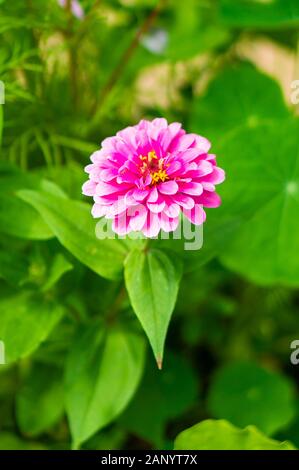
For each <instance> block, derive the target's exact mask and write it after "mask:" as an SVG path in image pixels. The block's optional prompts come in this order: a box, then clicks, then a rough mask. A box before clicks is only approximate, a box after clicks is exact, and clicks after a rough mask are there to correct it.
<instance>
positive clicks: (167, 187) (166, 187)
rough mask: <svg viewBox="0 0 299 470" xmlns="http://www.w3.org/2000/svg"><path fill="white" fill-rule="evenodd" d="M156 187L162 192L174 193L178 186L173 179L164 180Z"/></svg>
mask: <svg viewBox="0 0 299 470" xmlns="http://www.w3.org/2000/svg"><path fill="white" fill-rule="evenodd" d="M158 189H159V192H160V193H162V194H176V193H177V192H178V189H179V187H178V185H177V183H176V182H175V181H166V182H165V183H160V184H159V186H158Z"/></svg>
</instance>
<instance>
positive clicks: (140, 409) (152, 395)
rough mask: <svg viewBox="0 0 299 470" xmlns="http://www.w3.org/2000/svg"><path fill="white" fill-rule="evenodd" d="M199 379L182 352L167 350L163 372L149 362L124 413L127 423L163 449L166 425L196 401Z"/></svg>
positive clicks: (126, 425) (139, 434) (123, 420)
mask: <svg viewBox="0 0 299 470" xmlns="http://www.w3.org/2000/svg"><path fill="white" fill-rule="evenodd" d="M198 385H199V384H198V380H197V377H196V374H195V371H194V369H192V367H191V365H190V363H189V362H188V361H186V359H184V358H183V357H182V356H181V355H176V354H173V353H171V352H170V351H167V355H166V357H165V367H164V369H163V370H162V371H159V370H157V368H153V364H152V358H151V360H150V361H148V364H147V367H146V370H145V374H144V377H143V379H142V382H141V384H140V387H139V388H138V391H137V393H136V395H135V397H134V399H133V400H132V402H131V403H130V405H129V406H128V408H127V409H126V411H125V412H124V414H123V415H122V416H121V418H120V421H121V423H122V424H123V426H124V427H125V428H126V429H127V430H129V431H131V432H133V433H134V434H137V435H138V436H140V437H141V438H142V439H145V440H146V441H148V442H150V443H151V444H153V445H154V446H155V448H163V444H164V442H165V431H166V426H167V424H168V423H169V421H170V420H173V419H174V418H177V417H179V416H180V415H182V413H184V412H185V411H187V410H188V408H190V407H191V406H192V405H194V403H195V402H196V398H197V393H198Z"/></svg>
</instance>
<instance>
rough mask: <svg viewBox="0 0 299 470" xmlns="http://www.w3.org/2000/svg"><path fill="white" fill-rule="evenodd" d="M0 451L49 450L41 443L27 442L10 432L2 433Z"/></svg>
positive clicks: (0, 434) (0, 435)
mask: <svg viewBox="0 0 299 470" xmlns="http://www.w3.org/2000/svg"><path fill="white" fill-rule="evenodd" d="M0 450H47V448H46V446H45V445H43V444H41V443H40V442H32V441H25V440H22V439H20V438H19V436H17V435H16V434H12V433H10V432H2V433H0Z"/></svg>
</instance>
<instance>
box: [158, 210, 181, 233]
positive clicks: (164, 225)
mask: <svg viewBox="0 0 299 470" xmlns="http://www.w3.org/2000/svg"><path fill="white" fill-rule="evenodd" d="M178 225H179V217H174V218H170V217H168V216H167V215H166V214H164V213H162V214H161V229H162V230H163V231H164V232H174V231H175V230H176V229H177V227H178Z"/></svg>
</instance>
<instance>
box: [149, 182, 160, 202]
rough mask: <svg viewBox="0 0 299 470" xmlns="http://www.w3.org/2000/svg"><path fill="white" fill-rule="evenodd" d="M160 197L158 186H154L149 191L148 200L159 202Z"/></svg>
mask: <svg viewBox="0 0 299 470" xmlns="http://www.w3.org/2000/svg"><path fill="white" fill-rule="evenodd" d="M158 198H159V193H158V190H157V188H156V186H154V187H153V188H152V189H151V191H150V193H149V196H148V198H147V202H157V200H158Z"/></svg>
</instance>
